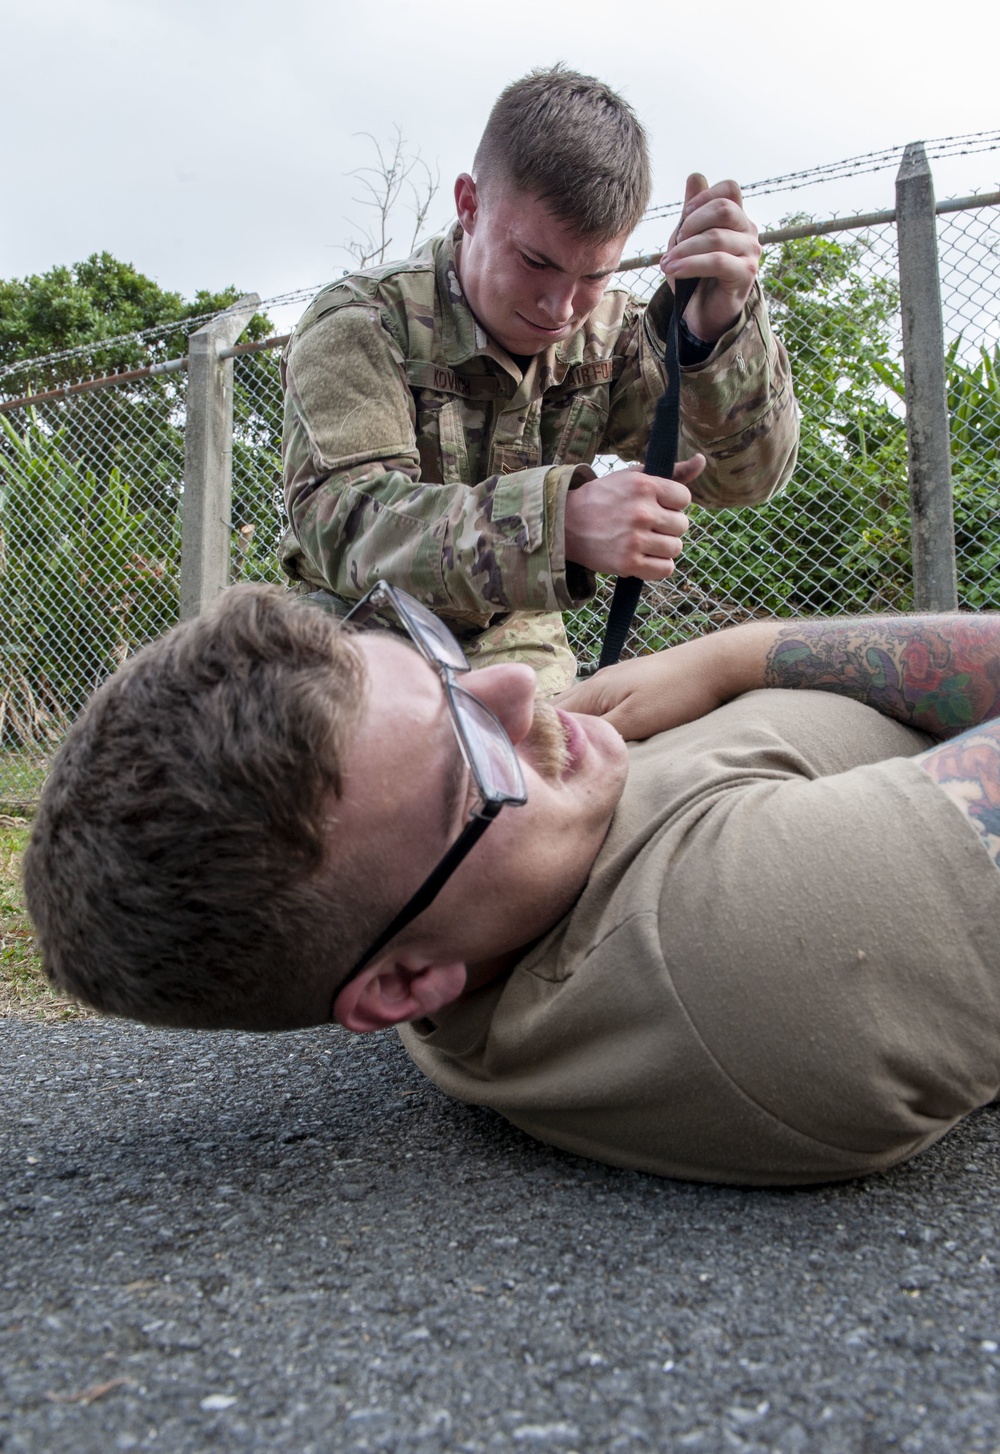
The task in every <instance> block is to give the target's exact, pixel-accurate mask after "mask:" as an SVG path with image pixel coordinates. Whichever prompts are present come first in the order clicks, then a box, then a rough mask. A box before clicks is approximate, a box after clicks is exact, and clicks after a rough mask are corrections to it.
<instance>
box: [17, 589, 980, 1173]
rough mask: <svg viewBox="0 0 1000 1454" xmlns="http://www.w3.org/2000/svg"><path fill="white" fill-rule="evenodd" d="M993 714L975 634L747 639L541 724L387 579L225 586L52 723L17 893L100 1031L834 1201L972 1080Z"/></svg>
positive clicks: (623, 1160) (974, 1085)
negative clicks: (355, 1084)
mask: <svg viewBox="0 0 1000 1454" xmlns="http://www.w3.org/2000/svg"><path fill="white" fill-rule="evenodd" d="M376 612H377V613H378V614H377V615H376ZM387 622H388V623H390V624H391V625H392V626H393V627H395V628H396V629H395V630H370V629H367V628H370V627H371V626H373V625H378V624H382V625H384V624H386V623H387ZM402 632H405V633H406V635H408V636H409V638H410V640H409V641H408V640H406V639H405V637H404V636H402V635H401V634H400V633H402ZM414 647H416V649H414ZM761 688H763V689H765V690H759V689H761ZM775 688H795V689H796V690H774V689H775ZM568 709H569V710H568ZM998 712H1000V617H998V616H989V615H979V616H936V617H923V618H921V617H896V618H891V619H886V618H882V619H876V618H870V619H862V620H854V621H822V620H814V621H809V622H804V621H768V622H753V623H750V624H748V625H746V626H741V627H737V628H735V629H733V630H729V631H724V632H720V633H718V634H716V635H712V636H708V637H703V638H701V639H699V640H697V641H693V642H690V643H687V644H686V645H684V646H680V647H677V648H674V649H673V650H671V651H667V652H663V653H662V654H660V655H658V656H654V657H647V658H644V659H640V660H637V661H632V662H626V663H623V664H622V665H621V666H619V667H614V668H611V669H609V670H608V671H605V672H602V673H600V674H599V675H598V676H597V677H595V678H594V679H593V680H592V681H589V682H587V683H584V684H582V685H580V686H578V687H576V688H574V689H573V690H572V691H571V692H570V693H569V694H568V695H567V697H566V698H565V699H564V703H563V705H562V706H559V707H554V706H552V705H551V704H548V703H544V702H539V701H537V699H536V681H535V677H534V674H533V673H532V672H531V670H530V669H529V668H528V667H526V666H524V665H519V664H511V663H508V664H504V665H497V666H493V667H488V668H484V669H483V670H480V671H473V672H470V671H468V670H467V668H466V664H465V661H464V659H463V656H462V652H461V649H460V647H459V646H458V644H457V643H456V642H455V640H454V638H452V637H451V636H450V634H449V633H448V631H447V629H446V628H445V627H444V626H443V625H442V623H441V622H440V620H439V619H438V618H436V617H435V616H433V615H432V614H431V613H430V612H428V611H426V610H424V608H422V607H421V606H419V605H418V604H417V603H416V602H415V601H414V600H413V599H412V598H410V597H408V596H406V595H405V594H404V593H402V592H397V591H394V590H393V589H392V588H390V587H385V586H379V587H377V588H375V590H374V592H373V593H372V594H371V596H370V597H368V598H366V599H365V600H364V601H363V602H361V603H360V605H359V607H358V609H357V610H356V612H355V615H354V624H353V625H352V626H348V627H344V626H343V625H342V624H340V623H339V622H338V621H336V620H335V619H334V618H333V617H331V616H329V615H327V614H326V613H325V612H323V611H320V610H317V609H316V608H315V607H314V606H311V605H309V604H306V603H302V602H297V601H295V600H294V599H293V598H289V597H287V596H286V595H284V594H283V593H282V592H281V591H279V590H276V589H274V588H268V587H260V586H246V587H236V588H234V589H232V590H230V591H228V592H226V593H225V594H224V595H223V597H222V598H221V599H220V600H219V602H218V603H217V604H216V605H215V606H214V607H213V608H212V609H211V610H209V611H207V612H206V613H205V614H204V615H203V616H201V617H200V618H198V619H197V620H194V621H189V622H187V623H185V624H184V625H181V626H179V627H177V628H175V629H174V630H173V631H172V632H170V633H169V634H168V635H167V636H166V637H164V638H163V639H162V640H160V641H158V642H156V643H155V644H154V645H152V646H149V647H147V648H146V649H145V650H144V651H143V652H141V653H140V654H139V655H138V656H137V657H136V658H135V659H133V660H132V661H131V662H129V663H128V664H127V665H126V666H125V667H124V668H123V669H122V670H121V671H120V672H118V673H117V674H116V675H115V676H114V677H112V678H111V680H110V681H109V682H107V683H106V684H105V686H104V687H102V688H101V690H100V691H99V692H98V693H97V694H96V695H95V697H94V698H93V699H92V701H91V703H90V704H89V706H88V708H87V709H86V711H85V712H84V714H83V715H82V717H81V718H80V720H79V721H78V722H77V723H76V724H75V726H74V727H73V729H72V730H71V732H70V734H69V737H68V738H67V741H66V742H65V744H64V746H63V747H62V749H61V750H60V752H59V754H58V755H57V758H56V761H55V763H54V765H53V768H52V771H51V774H50V776H49V778H48V780H47V782H46V785H45V790H44V793H43V798H42V803H41V808H40V811H39V815H38V818H37V820H36V824H35V829H34V833H33V837H32V841H31V844H30V846H29V849H28V851H27V854H26V857H25V884H26V889H27V896H28V905H29V909H30V911H31V914H32V916H33V918H34V920H35V923H36V926H37V929H38V938H39V945H40V948H41V952H42V956H43V959H44V963H45V965H46V969H47V971H48V973H49V975H50V976H51V978H52V979H53V981H54V983H55V984H57V985H58V986H59V988H60V989H61V990H63V991H68V992H71V993H73V994H76V995H78V996H79V997H80V998H81V999H83V1000H84V1001H86V1002H87V1003H88V1004H91V1005H94V1006H96V1007H97V1008H99V1009H102V1010H106V1011H109V1012H111V1013H114V1014H121V1015H129V1016H133V1017H135V1018H138V1019H142V1020H145V1021H147V1022H149V1023H153V1024H164V1025H187V1026H192V1027H205V1028H211V1027H221V1026H240V1027H243V1028H247V1029H253V1030H268V1029H275V1030H279V1029H290V1028H293V1027H295V1026H304V1025H312V1024H319V1023H322V1022H325V1021H328V1020H334V1019H335V1020H337V1021H339V1022H340V1024H341V1025H343V1026H346V1027H347V1028H348V1029H349V1030H354V1031H361V1032H365V1031H371V1030H377V1029H381V1028H383V1027H385V1026H389V1025H400V1026H401V1027H402V1035H403V1039H404V1043H405V1044H406V1046H407V1049H408V1050H409V1052H410V1053H411V1055H412V1056H413V1057H414V1059H415V1060H416V1062H417V1063H418V1065H420V1067H421V1068H422V1069H423V1070H424V1071H425V1072H426V1073H427V1074H428V1075H429V1076H430V1077H431V1078H432V1079H433V1080H434V1081H435V1082H437V1084H438V1085H440V1086H442V1087H443V1088H444V1089H445V1090H446V1091H447V1092H448V1093H449V1094H451V1095H454V1096H457V1097H459V1098H461V1099H464V1100H468V1101H472V1102H476V1103H478V1104H482V1105H487V1106H493V1107H495V1108H496V1109H497V1110H498V1111H500V1112H502V1114H503V1115H505V1116H506V1117H508V1118H509V1119H510V1120H511V1121H513V1122H514V1123H515V1124H516V1125H518V1126H521V1127H523V1128H524V1129H525V1130H526V1131H528V1132H530V1133H531V1134H532V1135H534V1136H537V1137H539V1138H541V1139H542V1140H545V1141H548V1142H551V1143H552V1144H554V1145H556V1146H561V1147H564V1148H566V1149H567V1150H570V1151H573V1152H577V1153H580V1154H582V1155H586V1156H592V1157H596V1158H598V1159H600V1160H603V1161H607V1162H610V1163H613V1164H616V1165H622V1166H632V1167H637V1168H640V1169H642V1170H646V1171H652V1172H657V1173H660V1174H664V1175H671V1176H680V1177H689V1178H695V1179H702V1180H708V1181H723V1182H745V1183H799V1182H816V1181H824V1180H829V1179H833V1178H841V1177H849V1176H855V1175H858V1174H860V1173H863V1172H869V1171H877V1170H882V1169H884V1168H886V1167H890V1166H893V1165H895V1164H896V1163H898V1162H901V1161H904V1160H905V1159H906V1158H907V1157H909V1156H912V1155H913V1154H914V1153H916V1152H918V1151H920V1150H922V1149H923V1148H924V1147H926V1146H929V1145H931V1144H932V1143H933V1142H935V1141H936V1140H937V1139H938V1138H939V1137H940V1136H942V1135H943V1134H944V1133H945V1132H946V1131H947V1130H948V1129H949V1127H950V1126H952V1125H954V1124H955V1122H956V1121H957V1120H958V1119H960V1118H961V1117H962V1116H963V1115H965V1114H966V1113H967V1112H969V1111H971V1110H973V1109H974V1108H975V1107H977V1106H980V1105H983V1104H984V1103H986V1102H988V1101H990V1100H991V1099H992V1098H993V1097H994V1096H995V1095H996V1094H997V1091H998V1089H1000V934H998V929H1000V873H998V872H997V867H998V859H1000V722H996V721H992V720H989V719H992V718H994V717H995V716H996V715H997V713H998ZM618 728H621V731H622V732H624V734H625V735H626V736H627V737H629V738H632V739H635V740H634V741H633V742H632V744H631V745H630V746H628V747H626V744H625V742H624V741H623V738H622V736H621V735H620V733H619V731H618ZM962 729H969V730H968V731H966V732H965V733H964V735H962V736H959V737H957V738H956V740H953V741H947V740H942V739H949V738H955V737H956V734H958V733H959V732H961V731H962Z"/></svg>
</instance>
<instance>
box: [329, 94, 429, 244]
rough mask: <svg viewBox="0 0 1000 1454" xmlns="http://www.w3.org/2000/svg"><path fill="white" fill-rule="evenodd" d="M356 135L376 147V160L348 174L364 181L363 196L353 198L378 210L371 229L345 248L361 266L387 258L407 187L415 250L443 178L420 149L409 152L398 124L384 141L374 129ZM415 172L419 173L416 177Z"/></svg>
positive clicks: (374, 210) (375, 211) (360, 203)
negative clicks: (432, 167) (391, 229)
mask: <svg viewBox="0 0 1000 1454" xmlns="http://www.w3.org/2000/svg"><path fill="white" fill-rule="evenodd" d="M355 135H356V136H362V137H365V138H366V139H367V140H368V141H370V142H371V144H372V146H373V147H374V149H375V161H374V162H373V163H372V164H371V165H369V166H362V167H355V168H354V169H353V170H352V171H350V172H347V173H346V175H347V176H349V177H356V178H357V179H358V181H359V182H360V184H361V195H360V196H356V197H354V198H352V200H353V201H354V202H356V203H357V204H358V206H359V207H367V208H369V209H371V210H372V211H373V212H374V213H375V221H374V223H373V226H372V227H371V228H365V229H364V232H363V233H362V235H361V236H360V237H358V236H354V237H352V238H351V239H350V240H349V241H348V242H347V243H345V244H344V250H345V251H346V252H348V253H350V255H351V257H352V258H354V260H355V263H356V264H357V266H358V267H359V268H367V267H371V266H373V265H374V266H377V265H378V264H380V263H383V262H385V260H386V255H387V254H388V251H389V247H390V245H391V243H392V232H391V231H390V227H391V222H392V216H393V213H394V211H395V210H396V209H397V207H398V206H399V205H400V198H401V196H402V194H403V192H404V188H405V189H406V191H407V192H408V193H409V195H410V198H411V201H410V204H409V206H408V207H407V209H406V210H408V211H409V212H411V213H412V215H413V218H414V227H413V235H412V238H411V241H410V248H409V251H411V252H412V250H413V248H414V247H415V246H416V243H417V239H418V236H419V234H420V232H421V230H422V229H423V227H424V224H425V223H426V220H427V214H428V212H429V210H430V207H431V203H432V202H433V201H434V198H435V196H436V194H437V191H438V188H439V186H440V181H441V177H440V171H439V169H438V168H437V167H435V169H434V171H433V172H432V171H431V169H430V167H429V166H428V164H427V163H426V162H425V161H424V159H423V157H422V156H421V155H420V150H419V148H418V149H417V150H416V151H415V152H409V151H407V142H406V138H405V137H404V135H403V132H402V128H401V127H400V126H399V125H398V123H395V124H394V125H393V128H392V134H391V136H390V137H389V140H388V141H387V142H384V143H383V142H380V141H379V139H378V138H377V137H376V136H373V135H372V133H371V132H370V131H359V132H355ZM414 173H416V174H417V178H416V180H414V175H413V174H414ZM347 220H348V222H351V224H352V226H356V223H354V222H353V219H350V218H348V219H347Z"/></svg>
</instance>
